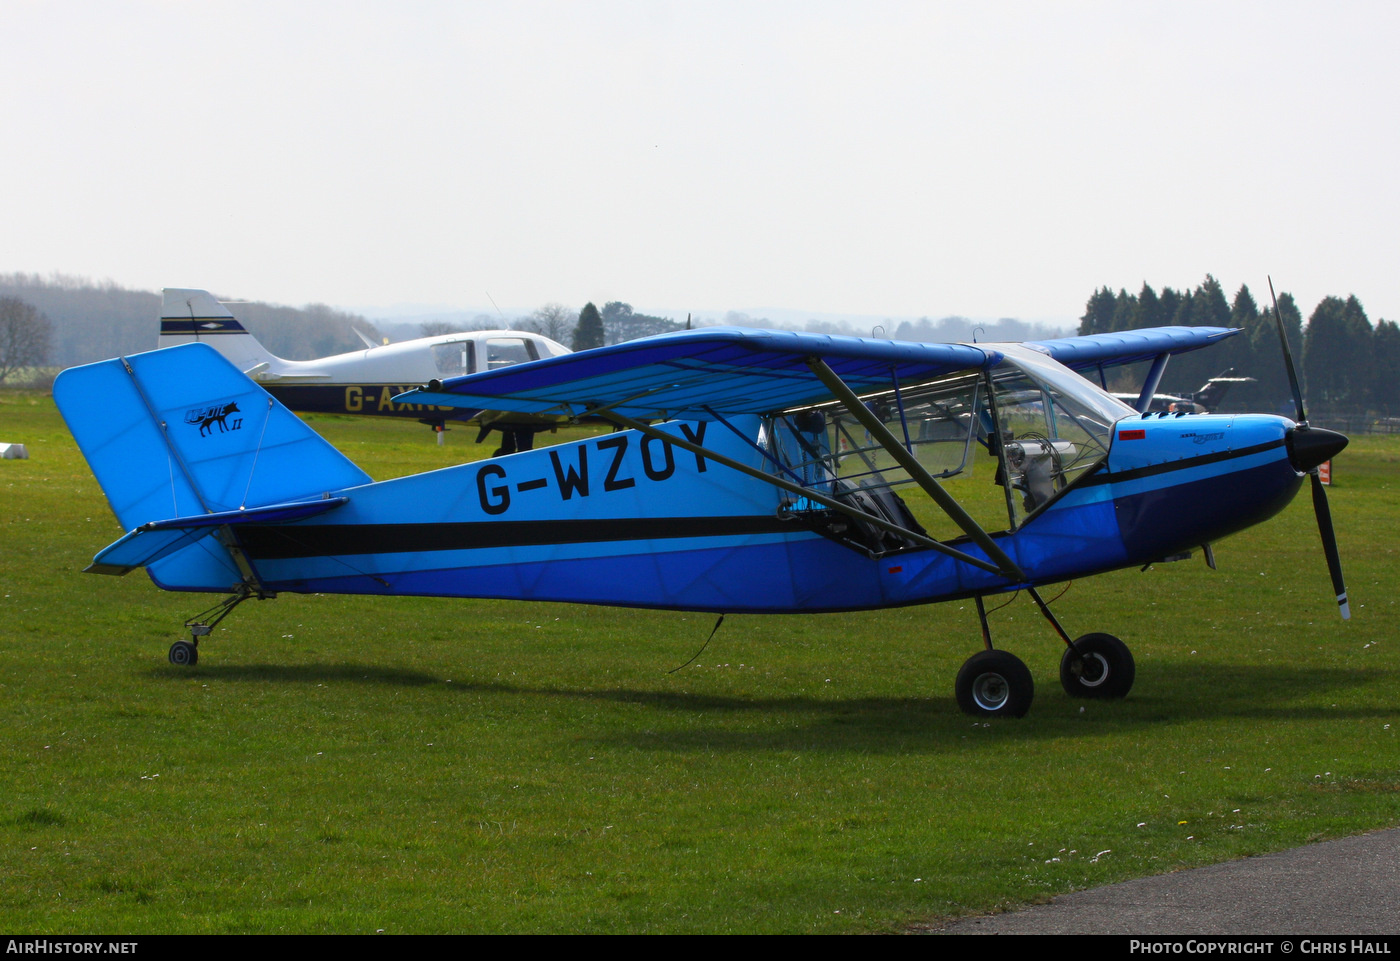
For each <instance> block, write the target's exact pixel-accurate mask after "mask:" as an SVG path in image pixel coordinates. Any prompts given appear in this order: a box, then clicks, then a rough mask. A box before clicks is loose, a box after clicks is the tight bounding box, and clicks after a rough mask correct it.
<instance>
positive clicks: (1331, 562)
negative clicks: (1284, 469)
mask: <svg viewBox="0 0 1400 961" xmlns="http://www.w3.org/2000/svg"><path fill="white" fill-rule="evenodd" d="M1269 296H1270V297H1272V298H1273V301H1274V323H1275V325H1276V326H1277V327H1278V339H1279V343H1280V344H1282V345H1283V360H1284V365H1285V366H1286V367H1287V368H1288V383H1289V386H1290V387H1291V388H1292V389H1293V403H1294V407H1295V408H1296V410H1297V416H1296V417H1295V418H1294V420H1295V421H1296V422H1297V423H1296V426H1294V427H1292V428H1290V429H1289V431H1288V461H1289V463H1290V464H1292V465H1293V469H1294V470H1296V471H1298V472H1300V473H1304V474H1308V475H1309V476H1310V477H1311V478H1312V498H1313V513H1314V514H1315V515H1317V530H1318V533H1319V534H1321V535H1322V552H1323V554H1325V555H1326V557H1327V571H1328V573H1329V574H1331V575H1332V590H1333V591H1335V592H1336V595H1337V607H1338V608H1339V609H1340V610H1341V613H1342V620H1350V619H1351V605H1350V604H1349V603H1348V602H1347V588H1346V582H1345V581H1344V580H1343V578H1342V559H1341V555H1339V554H1338V553H1337V534H1336V532H1335V531H1334V530H1333V529H1332V511H1331V508H1329V507H1328V506H1327V488H1326V486H1325V485H1324V484H1323V483H1322V477H1321V475H1320V474H1319V473H1318V467H1319V466H1320V465H1321V464H1323V463H1324V462H1325V461H1328V460H1331V459H1332V458H1333V457H1335V456H1336V455H1337V454H1338V453H1340V452H1341V450H1342V448H1344V447H1346V446H1347V437H1346V435H1345V434H1339V433H1337V432H1336V431H1334V430H1324V429H1323V428H1321V427H1310V426H1309V425H1308V415H1307V411H1305V410H1304V409H1303V389H1302V387H1300V386H1299V384H1298V371H1297V369H1296V368H1295V367H1294V366H1293V352H1292V351H1291V350H1290V349H1289V347H1288V335H1287V334H1285V333H1284V330H1283V317H1282V316H1281V315H1280V314H1279V311H1278V297H1277V295H1275V294H1274V279H1273V278H1272V277H1270V278H1269Z"/></svg>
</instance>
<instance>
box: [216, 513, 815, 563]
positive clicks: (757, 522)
mask: <svg viewBox="0 0 1400 961" xmlns="http://www.w3.org/2000/svg"><path fill="white" fill-rule="evenodd" d="M236 529H237V532H238V538H239V541H240V543H241V544H242V546H243V549H244V550H245V551H246V552H247V553H248V555H249V556H250V557H252V558H253V559H255V560H286V559H289V558H294V557H332V556H336V557H338V556H341V555H351V554H404V553H416V552H422V551H461V550H479V549H483V548H491V547H534V546H539V545H545V544H586V543H597V542H607V541H643V540H667V539H670V538H677V537H733V536H743V535H751V534H786V533H791V532H793V531H794V530H800V529H802V526H801V525H800V524H799V523H796V522H794V521H792V520H782V519H780V518H778V517H776V516H763V515H755V516H738V517H666V518H644V517H619V518H610V519H607V520H553V521H478V522H466V523H441V524H308V525H305V526H296V527H292V526H282V525H259V524H248V525H238V527H237V528H236Z"/></svg>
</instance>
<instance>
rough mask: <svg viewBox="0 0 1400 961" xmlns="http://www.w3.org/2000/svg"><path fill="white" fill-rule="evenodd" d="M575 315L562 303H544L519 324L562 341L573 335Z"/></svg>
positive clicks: (551, 338)
mask: <svg viewBox="0 0 1400 961" xmlns="http://www.w3.org/2000/svg"><path fill="white" fill-rule="evenodd" d="M577 317H578V315H577V313H575V312H574V311H572V310H570V309H569V308H568V307H565V306H564V305H563V304H545V305H544V306H543V307H541V308H540V309H539V310H537V311H535V312H534V313H533V314H531V315H530V318H529V320H526V321H525V322H524V323H523V324H522V325H521V326H523V327H524V328H525V329H526V330H533V331H534V332H535V333H537V334H543V335H544V336H545V337H548V338H549V339H550V340H557V341H560V342H561V343H562V342H563V341H564V340H565V339H566V338H569V337H572V336H573V333H574V323H575V320H576V319H577Z"/></svg>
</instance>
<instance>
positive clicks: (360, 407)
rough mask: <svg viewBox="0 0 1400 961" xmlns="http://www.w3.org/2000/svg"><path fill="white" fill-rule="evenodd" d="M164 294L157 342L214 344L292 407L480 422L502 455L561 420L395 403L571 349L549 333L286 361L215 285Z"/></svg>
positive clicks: (455, 337)
mask: <svg viewBox="0 0 1400 961" xmlns="http://www.w3.org/2000/svg"><path fill="white" fill-rule="evenodd" d="M163 294H164V297H163V302H162V304H161V311H160V339H159V343H158V346H160V347H175V346H178V345H179V344H189V343H195V342H200V343H206V344H208V345H209V346H211V347H213V348H214V349H215V350H217V351H218V352H219V353H220V354H222V355H223V356H224V357H226V358H227V359H228V360H229V361H231V362H232V363H233V364H234V366H236V367H237V368H238V369H239V370H241V371H243V372H244V373H245V374H247V375H248V376H249V377H251V378H252V379H253V380H255V381H256V382H257V383H258V385H259V386H261V387H262V388H263V389H264V390H266V391H267V392H268V393H269V394H271V395H272V396H273V397H276V398H277V399H278V400H279V401H280V402H281V403H282V404H283V405H284V406H285V407H287V408H289V409H290V410H294V411H302V412H310V413H330V414H370V415H381V416H389V417H411V418H414V419H415V420H419V421H422V422H423V423H425V424H428V425H430V426H432V427H433V428H434V429H436V430H440V429H441V428H442V427H443V426H444V425H445V423H446V421H448V420H458V421H468V422H470V423H473V424H476V425H478V426H480V427H481V434H480V436H478V438H477V440H478V441H480V440H481V439H483V438H484V437H485V436H486V434H487V432H489V431H491V430H498V431H500V432H501V437H502V444H501V449H500V451H499V453H507V454H509V453H513V452H515V451H517V450H529V449H530V448H531V447H532V446H533V440H534V434H535V433H536V432H537V431H540V430H548V429H549V428H551V427H554V426H557V424H558V418H546V417H534V416H531V415H528V414H519V413H505V412H503V411H488V410H462V409H460V408H453V407H438V406H432V405H427V404H405V403H396V402H395V401H394V400H393V398H394V397H395V395H398V394H401V393H403V392H404V391H406V390H410V389H412V388H414V387H416V386H418V385H420V384H425V383H427V382H428V381H430V380H433V379H435V378H436V379H439V380H445V379H447V378H449V377H460V376H462V375H464V374H476V373H481V372H483V371H488V370H497V369H499V368H501V367H509V366H510V365H512V364H519V363H524V362H526V361H531V360H542V359H544V358H546V357H560V356H562V355H564V354H567V353H570V351H569V349H568V348H567V347H565V346H564V345H563V344H559V343H556V342H555V341H552V340H550V339H549V338H548V337H544V336H541V335H540V334H536V333H532V332H530V331H523V330H475V331H470V332H464V333H457V334H441V335H438V336H436V337H421V338H419V339H417V340H407V341H403V342H402V343H397V344H385V345H383V346H375V345H374V344H372V343H370V342H369V341H368V340H366V347H365V349H364V350H354V351H350V352H349V353H345V354H335V355H334V356H331V357H322V358H320V359H318V360H284V359H283V358H281V357H277V356H275V355H274V354H272V353H271V352H270V351H268V349H267V348H266V347H264V346H263V345H262V344H260V343H258V340H257V338H255V337H254V336H253V335H252V334H250V333H249V332H248V331H247V330H246V329H245V328H244V327H243V325H242V324H240V323H239V322H238V320H237V318H235V317H234V316H233V314H232V313H231V312H230V311H229V309H228V308H227V307H226V306H224V305H223V304H221V303H220V302H219V301H217V300H215V299H214V297H213V296H212V295H211V294H209V292H208V291H204V290H194V289H188V288H182V287H167V288H166V289H165V290H164V291H163ZM361 336H362V338H363V335H361ZM438 437H439V440H440V439H441V437H442V435H441V433H439V434H438Z"/></svg>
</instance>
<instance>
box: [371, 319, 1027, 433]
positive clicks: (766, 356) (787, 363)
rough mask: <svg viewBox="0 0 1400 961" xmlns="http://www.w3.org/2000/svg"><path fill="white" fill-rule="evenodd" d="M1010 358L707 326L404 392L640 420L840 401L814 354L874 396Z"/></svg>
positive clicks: (423, 400) (967, 349) (445, 401)
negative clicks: (820, 374)
mask: <svg viewBox="0 0 1400 961" xmlns="http://www.w3.org/2000/svg"><path fill="white" fill-rule="evenodd" d="M1001 357H1002V355H1001V353H1000V352H999V351H996V350H992V349H990V348H986V347H974V346H968V345H964V344H914V343H905V342H901V341H889V340H872V339H867V338H862V337H840V336H834V335H820V334H804V333H796V332H793V331H781V330H756V329H749V328H740V327H707V328H704V329H701V330H689V331H677V332H676V333H672V334H661V335H659V336H656V337H647V338H644V339H642V340H635V341H629V342H628V343H625V344H617V345H615V346H612V347H599V348H597V349H594V350H589V351H583V352H580V353H577V354H569V355H567V356H564V357H552V358H549V359H547V360H539V361H536V362H534V363H532V364H521V365H519V366H516V367H507V368H503V369H501V370H494V371H488V372H486V373H481V374H474V375H470V376H466V377H456V378H453V379H451V380H447V381H442V382H434V383H433V384H431V385H429V387H427V388H420V389H418V390H414V391H409V392H408V393H406V394H400V395H399V397H398V398H395V399H396V400H397V401H400V402H405V403H413V404H436V405H441V406H452V407H492V408H497V409H508V410H515V411H522V412H528V413H540V414H543V413H551V414H563V415H568V416H582V415H585V414H587V413H589V412H590V411H594V410H597V409H605V410H608V411H613V412H616V413H618V414H621V415H623V416H626V417H629V418H634V419H637V420H660V419H671V418H682V419H686V420H713V419H716V418H718V417H723V416H730V415H735V414H766V413H770V412H772V411H778V410H787V409H789V408H794V407H802V406H805V405H810V404H818V403H824V402H827V401H829V400H831V391H830V390H829V389H828V388H827V387H826V386H825V385H824V384H823V383H822V382H821V381H820V380H819V379H818V378H817V377H816V376H815V375H814V374H813V372H812V369H811V367H810V365H809V364H808V360H809V359H811V358H819V359H820V360H822V361H825V363H826V364H827V365H828V366H829V367H830V368H831V369H832V370H834V371H835V372H836V374H837V375H838V376H839V377H840V378H841V379H842V380H843V381H844V382H845V383H846V384H847V386H849V387H850V388H851V389H852V390H853V391H855V392H856V393H866V392H868V391H873V390H889V389H891V388H892V387H896V386H898V387H907V386H911V385H915V384H919V383H922V382H925V381H928V380H932V379H934V378H937V377H941V376H943V375H945V374H948V373H952V372H953V371H960V370H972V369H977V368H982V367H990V366H993V365H995V364H996V363H998V362H999V361H1000V360H1001Z"/></svg>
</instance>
